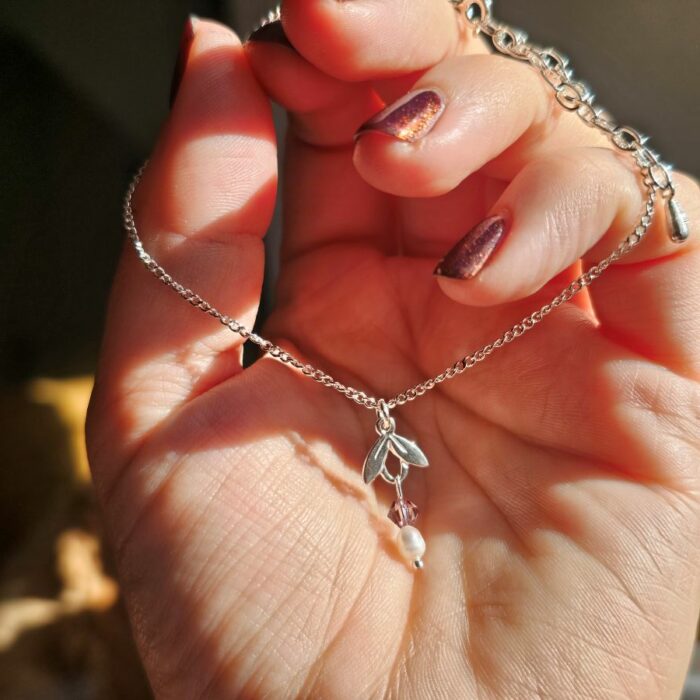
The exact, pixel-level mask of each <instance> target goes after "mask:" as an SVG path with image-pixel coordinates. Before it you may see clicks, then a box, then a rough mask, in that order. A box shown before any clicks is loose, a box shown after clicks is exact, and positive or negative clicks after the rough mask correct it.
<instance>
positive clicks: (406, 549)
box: [396, 525, 425, 562]
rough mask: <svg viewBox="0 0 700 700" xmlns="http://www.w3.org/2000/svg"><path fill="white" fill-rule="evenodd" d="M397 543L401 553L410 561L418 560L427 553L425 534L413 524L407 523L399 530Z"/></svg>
mask: <svg viewBox="0 0 700 700" xmlns="http://www.w3.org/2000/svg"><path fill="white" fill-rule="evenodd" d="M396 544H397V545H398V547H399V553H400V554H401V556H402V557H403V558H404V559H405V560H406V561H408V562H417V561H419V560H420V559H422V558H423V555H424V554H425V540H424V539H423V535H421V534H420V530H418V529H417V528H415V527H413V526H411V525H406V527H402V528H401V529H400V530H399V534H398V535H397V536H396Z"/></svg>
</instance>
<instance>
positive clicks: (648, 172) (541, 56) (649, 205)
mask: <svg viewBox="0 0 700 700" xmlns="http://www.w3.org/2000/svg"><path fill="white" fill-rule="evenodd" d="M449 1H450V2H451V3H452V4H453V5H454V6H455V7H456V8H457V9H458V10H459V11H460V12H463V13H464V16H465V17H466V20H467V22H468V23H469V24H470V25H471V26H472V27H473V28H474V30H475V31H476V32H478V33H482V34H484V35H485V36H487V37H489V38H490V40H491V43H492V44H493V47H494V49H495V50H496V51H498V52H499V53H501V54H503V55H505V56H508V57H510V58H513V59H515V60H519V61H523V62H527V63H528V64H530V65H531V66H532V67H533V68H534V69H536V70H537V71H539V73H540V75H541V76H542V78H543V79H544V81H545V83H547V85H549V86H550V87H551V89H552V90H553V92H554V97H555V99H556V100H557V102H558V103H559V104H560V105H561V106H562V108H563V109H565V110H567V111H569V112H573V113H575V114H577V115H578V117H579V118H580V119H581V120H582V121H583V122H584V123H585V124H587V125H588V126H589V127H591V128H595V129H598V130H599V131H601V132H602V133H604V134H606V135H607V136H608V138H609V139H610V141H611V143H612V144H613V146H614V147H615V148H617V149H618V150H619V151H621V152H623V153H626V154H630V155H632V156H633V157H634V159H635V162H636V164H637V167H638V168H639V170H640V173H641V177H642V183H643V186H644V188H645V190H646V193H647V194H646V201H645V204H644V210H643V214H642V216H641V217H640V219H639V222H638V224H637V225H636V227H635V228H634V230H633V231H632V233H630V234H629V235H628V236H627V238H625V239H624V240H623V241H622V242H621V243H620V244H619V245H618V246H617V247H616V248H615V249H614V250H613V251H612V252H611V253H610V254H609V255H608V256H607V257H606V258H604V259H603V260H601V261H600V262H598V263H597V264H595V265H593V266H592V267H590V268H589V269H588V270H586V271H585V272H584V273H583V274H582V275H580V276H579V277H577V278H576V279H575V280H573V282H571V283H570V284H569V285H568V286H567V287H565V288H564V289H563V290H562V291H561V292H560V293H559V294H557V296H555V297H554V298H553V299H552V300H551V301H549V302H548V303H547V304H545V305H544V306H542V307H541V308H539V309H537V310H536V311H534V312H533V313H531V314H530V315H528V316H526V317H525V318H523V319H522V320H521V321H519V322H518V323H516V324H514V325H513V326H512V327H511V328H509V329H508V330H506V331H505V332H504V333H503V334H502V335H500V336H499V337H498V338H496V339H495V340H493V341H491V342H490V343H488V344H486V345H484V346H483V347H482V348H480V349H478V350H476V351H474V352H472V353H470V354H468V355H465V356H464V357H462V358H461V359H459V360H457V362H455V363H454V364H453V365H451V366H450V367H447V368H446V369H444V370H443V371H442V372H440V374H438V375H436V376H435V377H432V378H430V379H427V380H425V381H423V382H421V383H420V384H416V385H415V386H414V387H411V388H410V389H406V390H405V391H403V392H401V393H400V394H397V395H396V396H394V397H393V398H391V399H388V400H384V399H381V398H378V397H374V396H370V395H369V394H367V393H365V392H364V391H361V390H360V389H355V388H354V387H351V386H348V385H346V384H343V383H342V382H340V381H338V380H337V379H335V378H334V377H332V376H331V375H330V374H327V373H326V372H324V371H323V370H321V369H318V368H316V367H314V366H313V365H311V364H305V363H303V362H301V361H300V360H298V359H297V358H296V357H294V356H293V355H292V354H291V353H289V352H287V351H286V350H284V349H283V348H281V347H279V346H278V345H275V343H273V342H271V341H269V340H266V339H265V338H262V337H261V336H259V335H258V334H257V333H253V332H252V331H250V330H248V329H247V328H246V327H245V326H243V325H242V324H241V323H239V322H238V321H236V320H235V319H232V318H230V317H229V316H227V315H225V314H223V313H222V312H221V311H219V310H218V309H216V308H215V307H214V306H212V305H211V304H210V303H209V302H207V301H206V300H205V299H203V298H202V297H201V296H200V295H199V294H197V293H196V292H193V291H192V290H191V289H188V288H187V287H184V286H183V285H182V284H180V283H179V282H176V281H175V280H174V279H173V278H172V277H171V275H170V274H168V272H166V270H165V269H164V268H163V267H162V266H161V265H160V264H159V263H158V262H157V261H156V260H155V259H154V258H153V257H151V255H149V253H148V252H147V251H146V250H145V248H144V246H143V242H142V241H141V239H140V237H139V234H138V230H137V228H136V223H135V221H134V213H133V207H132V199H133V195H134V192H135V190H136V187H137V186H138V184H139V182H140V181H141V177H142V175H143V172H144V170H145V168H146V165H147V163H145V164H144V165H143V166H142V167H141V168H140V170H139V171H138V172H137V173H136V175H135V176H134V178H133V180H132V182H131V184H130V185H129V188H128V190H127V193H126V196H125V200H124V211H123V215H124V227H125V229H126V232H127V234H128V236H129V239H130V240H131V242H132V244H133V246H134V249H135V250H136V253H137V255H138V257H139V259H140V260H141V262H142V263H143V264H144V265H145V266H146V268H147V269H148V270H150V271H151V272H152V273H153V275H155V277H156V278H157V279H159V280H160V281H161V282H162V283H163V284H165V285H166V286H167V287H169V288H170V289H172V290H173V291H175V292H176V293H177V294H179V295H180V296H181V297H182V298H183V299H184V300H185V301H187V302H188V303H189V304H191V305H192V306H194V307H195V308H197V309H200V310H201V311H203V312H205V313H207V314H209V315H210V316H212V317H213V318H215V319H217V320H218V321H219V322H220V323H221V324H222V325H224V326H225V327H226V328H228V329H229V330H230V331H232V332H233V333H236V334H237V335H239V336H240V337H241V338H243V339H244V340H246V341H249V342H251V343H253V344H255V345H257V346H258V347H259V348H260V349H261V350H262V351H263V353H265V354H266V355H269V356H270V357H272V358H274V359H275V360H277V361H278V362H281V363H282V364H285V365H288V366H289V367H292V368H294V369H296V370H298V371H299V372H301V373H302V374H303V375H304V376H306V377H309V378H310V379H313V380H314V381H315V382H318V383H319V384H322V385H323V386H326V387H328V388H329V389H333V390H334V391H337V392H339V393H340V394H342V395H343V396H345V397H346V398H348V399H350V400H351V401H354V402H355V403H356V404H358V405H360V406H364V407H365V408H368V409H371V410H374V411H376V410H378V409H379V408H380V407H385V408H386V409H393V408H396V407H397V406H402V405H404V404H407V403H409V402H411V401H414V400H415V399H417V398H419V397H420V396H423V395H424V394H425V393H427V392H428V391H431V390H432V389H434V388H435V387H437V386H439V385H440V384H442V383H443V382H446V381H448V380H450V379H453V378H454V377H457V376H459V375H461V374H463V373H464V372H466V371H467V370H469V369H471V368H472V367H475V366H476V365H478V364H479V363H481V362H483V361H484V360H486V359H487V358H489V357H490V356H491V355H493V354H494V353H495V352H496V351H497V350H500V349H501V348H503V347H505V346H506V345H509V344H510V343H512V342H513V341H514V340H516V339H517V338H519V337H520V336H522V335H524V334H525V333H527V332H528V331H530V330H532V329H533V328H535V327H536V326H537V325H539V324H540V323H541V322H542V321H543V320H544V319H545V318H546V317H547V316H549V314H551V313H552V312H553V311H554V310H555V309H557V308H559V307H560V306H562V305H563V304H565V303H567V302H569V301H571V300H572V299H573V298H574V297H575V296H576V295H577V294H579V293H580V292H582V291H583V290H584V289H586V288H587V287H588V286H590V285H591V284H592V283H593V282H594V281H595V280H596V279H598V278H599V277H600V276H601V275H602V274H603V273H604V272H605V270H607V269H608V268H609V267H610V266H611V265H612V264H613V263H615V262H616V261H618V260H619V259H620V258H622V257H623V256H624V255H626V254H627V253H629V252H630V251H631V250H632V249H634V248H635V247H636V246H638V245H639V244H640V243H641V241H642V240H643V239H644V237H645V235H646V234H647V231H648V229H649V227H650V225H651V222H652V219H653V216H654V209H655V204H656V199H657V196H658V195H659V194H660V195H661V196H662V197H664V198H666V199H667V200H669V201H670V199H671V198H672V197H673V196H674V194H675V191H674V189H673V182H672V179H671V172H670V167H669V166H667V165H665V164H663V163H662V162H661V161H660V160H659V156H658V155H657V154H656V153H655V152H654V151H652V150H651V149H650V148H648V147H647V146H646V145H645V143H646V139H645V138H644V137H643V136H642V135H641V134H640V133H639V132H638V131H636V130H635V129H633V128H631V127H628V126H622V125H619V124H616V123H615V121H614V120H613V118H612V117H611V116H610V115H609V114H607V113H606V112H605V111H603V110H601V109H599V108H597V107H595V106H594V104H593V95H592V93H591V91H590V89H589V88H588V86H587V85H586V84H585V83H582V82H579V81H576V80H574V79H573V72H572V71H571V69H570V68H569V62H568V59H567V58H566V57H565V56H563V55H562V54H560V53H559V52H558V51H556V50H555V49H552V48H540V47H538V46H536V45H534V44H532V43H528V41H527V36H526V35H525V34H524V33H523V32H521V31H519V30H516V29H513V28H511V27H508V26H506V25H504V24H500V23H498V22H496V21H495V20H494V19H493V17H492V16H491V3H490V2H489V1H488V0H478V1H477V2H464V0H449Z"/></svg>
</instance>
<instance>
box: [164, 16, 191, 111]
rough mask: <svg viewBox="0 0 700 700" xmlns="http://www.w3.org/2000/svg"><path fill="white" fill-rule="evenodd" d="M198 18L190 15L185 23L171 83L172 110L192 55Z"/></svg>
mask: <svg viewBox="0 0 700 700" xmlns="http://www.w3.org/2000/svg"><path fill="white" fill-rule="evenodd" d="M197 21H198V17H197V16H196V15H190V16H189V17H188V18H187V21H186V22H185V27H184V29H183V30H182V37H181V38H180V48H179V50H178V52H177V60H176V61H175V69H174V70H173V79H172V82H171V83H170V107H171V108H172V106H173V104H175V98H176V97H177V92H178V90H179V89H180V83H181V82H182V76H183V75H184V74H185V68H186V67H187V59H188V57H189V55H190V48H191V47H192V40H193V39H194V34H195V25H196V24H197Z"/></svg>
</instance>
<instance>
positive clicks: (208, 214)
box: [88, 17, 277, 467]
mask: <svg viewBox="0 0 700 700" xmlns="http://www.w3.org/2000/svg"><path fill="white" fill-rule="evenodd" d="M179 64H180V66H181V68H182V69H183V71H184V72H183V74H182V79H181V82H180V85H179V89H178V92H177V96H176V99H175V101H174V105H173V111H172V113H171V115H170V118H169V120H168V122H167V124H166V125H165V127H164V129H163V132H162V134H161V136H160V138H159V141H158V144H157V146H156V149H155V152H154V154H153V156H152V158H151V161H150V163H149V166H148V168H147V170H146V173H145V174H144V178H143V181H142V183H141V184H140V186H139V187H138V190H137V192H136V194H135V197H134V200H135V201H134V212H135V221H136V225H137V227H138V230H139V235H140V236H141V238H142V240H143V243H144V247H145V249H146V251H148V252H149V253H150V254H151V255H152V256H153V257H154V258H155V259H156V260H157V261H158V262H159V263H160V265H161V266H162V267H164V268H165V270H166V271H167V272H168V273H169V274H170V275H172V277H173V278H174V279H175V280H177V281H178V282H180V283H182V284H183V285H184V286H185V287H189V288H192V289H193V290H194V291H196V292H197V293H198V294H200V295H201V296H202V297H203V298H205V299H206V300H207V301H208V302H210V303H211V304H212V305H214V306H215V307H216V308H218V309H220V310H221V311H222V312H223V313H225V314H226V315H228V316H230V317H232V318H235V319H237V320H238V321H240V322H241V323H244V324H245V325H247V326H251V325H252V324H253V323H254V320H255V315H256V313H257V308H258V304H259V298H260V289H261V285H262V278H263V267H264V249H263V243H262V237H263V235H264V234H265V231H266V229H267V227H268V225H269V222H270V219H271V216H272V211H273V208H274V199H275V190H276V178H277V162H276V148H275V136H274V126H273V122H272V114H271V109H270V105H269V102H268V100H267V98H266V97H265V95H264V93H263V92H262V90H261V88H260V87H259V85H258V84H257V82H256V81H255V79H254V78H253V76H252V74H251V72H250V70H249V68H248V65H247V62H246V58H245V56H244V52H243V49H242V46H241V43H240V41H239V40H238V38H237V37H236V36H235V35H234V34H233V32H231V31H230V30H229V29H227V28H225V27H223V26H222V25H219V24H216V23H214V22H209V21H204V20H199V19H197V18H194V17H192V18H190V19H189V20H188V24H187V25H186V28H185V35H184V38H183V43H182V48H181V57H180V61H179ZM242 342H243V341H242V339H241V338H239V337H238V336H236V335H234V334H233V333H231V331H230V330H228V329H226V328H224V327H223V326H221V325H220V324H218V323H216V322H215V321H214V320H213V319H212V318H211V317H209V316H207V315H206V314H203V313H202V312H201V311H199V310H197V309H194V308H192V307H191V306H190V305H188V304H187V303H186V302H185V301H183V300H182V299H181V298H179V297H178V296H177V294H175V293H174V292H173V291H172V290H169V289H167V288H166V287H164V286H163V285H160V284H158V282H157V280H156V279H155V278H154V277H153V275H151V274H149V272H148V271H147V270H146V269H145V268H144V267H143V265H141V263H140V262H139V261H138V259H137V257H136V255H135V254H134V251H133V250H132V249H131V246H127V248H126V250H125V253H124V256H123V259H122V261H121V263H120V266H119V270H118V272H117V276H116V280H115V283H114V287H113V290H112V295H111V300H110V306H109V312H108V318H107V326H106V331H105V338H104V341H103V349H102V355H101V361H100V367H99V370H98V377H97V383H96V390H95V394H94V396H93V400H92V402H91V410H90V413H89V420H88V438H89V444H90V448H91V452H92V453H93V455H94V454H95V453H96V452H97V453H99V454H98V456H97V457H95V459H93V462H95V463H99V464H100V466H101V467H102V465H103V464H104V463H105V461H106V462H112V463H115V464H118V463H119V462H121V461H123V459H124V458H125V457H128V452H129V451H133V450H134V449H135V448H136V446H137V445H138V443H139V441H140V440H141V439H142V438H143V437H144V436H145V435H146V434H147V433H148V432H150V431H151V430H153V429H154V428H155V427H156V426H157V425H158V424H159V423H160V422H161V421H162V420H164V419H165V418H166V417H167V416H168V415H169V414H170V413H171V412H172V411H173V410H174V409H175V408H176V407H178V406H179V405H181V404H183V403H184V402H186V401H187V400H188V399H190V398H192V397H193V396H195V395H197V394H199V393H201V392H203V391H205V390H206V389H207V388H209V387H211V386H213V385H214V384H216V383H218V382H220V381H222V380H223V379H225V378H226V377H228V376H231V375H232V374H235V373H236V372H238V371H240V369H241V352H242ZM101 447H104V448H106V449H104V451H103V450H101V449H100V448H101ZM103 452H104V454H103ZM125 452H126V453H127V454H125Z"/></svg>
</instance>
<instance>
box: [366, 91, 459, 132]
mask: <svg viewBox="0 0 700 700" xmlns="http://www.w3.org/2000/svg"><path fill="white" fill-rule="evenodd" d="M445 106H446V103H445V99H444V98H443V96H442V95H441V94H440V93H438V92H436V91H435V90H420V91H418V92H410V93H408V95H405V96H404V97H403V98H402V99H400V100H399V101H398V102H395V103H394V104H393V105H390V106H389V107H387V108H386V109H384V110H382V111H381V112H379V114H377V115H375V116H374V117H372V118H371V119H370V120H369V121H367V122H365V123H364V124H363V125H362V126H361V127H360V128H359V129H358V131H357V134H356V137H359V136H361V135H362V134H365V133H367V132H369V131H378V132H381V133H384V134H387V135H389V136H393V137H395V138H397V139H399V140H400V141H418V139H422V138H423V137H424V136H425V135H426V134H428V133H429V132H430V130H431V129H432V128H433V127H434V126H435V124H436V122H437V120H438V119H439V118H440V117H441V116H442V113H443V112H444V111H445Z"/></svg>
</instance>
